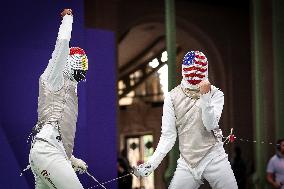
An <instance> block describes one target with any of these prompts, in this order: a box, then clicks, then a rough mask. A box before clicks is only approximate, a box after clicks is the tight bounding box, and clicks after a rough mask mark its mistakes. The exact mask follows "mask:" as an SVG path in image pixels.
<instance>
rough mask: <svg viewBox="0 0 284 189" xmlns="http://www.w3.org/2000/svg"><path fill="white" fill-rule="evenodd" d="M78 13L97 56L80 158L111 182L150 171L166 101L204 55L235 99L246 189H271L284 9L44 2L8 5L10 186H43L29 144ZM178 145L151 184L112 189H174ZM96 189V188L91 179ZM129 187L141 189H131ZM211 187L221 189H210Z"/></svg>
mask: <svg viewBox="0 0 284 189" xmlns="http://www.w3.org/2000/svg"><path fill="white" fill-rule="evenodd" d="M64 8H71V9H72V10H73V12H74V23H73V31H72V38H71V46H81V47H82V48H84V49H86V52H87V55H88V58H89V73H88V76H87V82H86V83H82V84H80V85H79V88H78V96H79V108H80V109H79V119H78V127H77V133H76V141H75V149H74V150H75V152H74V153H75V154H76V156H78V157H79V158H82V159H84V160H86V162H88V164H89V167H90V172H93V173H94V176H95V177H96V178H98V180H100V181H102V182H103V181H107V180H110V179H112V178H115V177H116V176H118V175H120V176H121V175H124V174H127V172H128V168H129V166H133V165H137V164H139V163H143V162H145V161H147V159H148V158H149V157H150V156H151V155H152V154H153V152H154V149H155V148H156V146H157V144H158V142H159V137H160V134H161V117H162V107H163V99H164V95H165V94H166V93H167V92H168V91H169V90H171V89H172V88H173V87H175V86H176V85H178V84H179V82H180V81H181V74H180V71H181V61H182V58H183V56H184V55H185V53H186V52H187V51H190V50H199V51H202V52H203V53H204V54H205V55H206V56H207V59H208V61H209V79H210V81H211V83H212V84H213V85H215V86H217V87H219V88H220V89H221V90H222V91H223V92H224V94H225V105H224V110H223V114H222V118H221V120H220V128H221V129H222V130H223V134H224V135H225V136H227V135H228V134H229V133H230V129H231V128H234V134H235V136H236V140H235V142H234V143H230V144H227V145H225V146H224V147H225V150H226V152H227V153H228V155H229V159H230V161H231V164H232V167H233V170H234V173H235V176H236V177H237V180H238V183H239V188H240V189H241V188H244V189H246V188H247V189H251V188H255V189H264V188H269V185H268V184H267V182H266V179H265V177H266V165H267V162H268V160H269V158H270V157H271V156H273V155H274V154H275V141H276V140H277V139H278V138H283V137H284V127H283V125H284V104H283V100H282V99H283V98H284V84H283V83H284V74H283V73H284V52H283V50H284V11H283V9H282V8H284V1H283V0H239V1H225V0H216V1H210V0H175V1H174V0H155V1H150V0H141V1H133V0H84V1H79V0H77V1H76V0H52V1H47V0H42V1H34V0H27V1H17V0H11V1H9V2H3V3H1V13H0V14H1V15H0V16H1V25H2V27H1V38H0V40H1V47H0V49H1V62H0V81H1V92H0V95H1V96H0V97H1V98H0V99H1V101H0V116H1V117H0V118H1V119H0V146H1V149H2V150H0V170H1V171H0V185H1V187H0V188H3V189H4V188H5V189H6V188H7V189H10V188H11V189H14V188H22V189H25V188H33V187H34V183H33V175H32V174H31V171H27V172H26V173H25V174H24V176H23V177H19V174H20V172H21V170H22V169H24V168H25V167H26V165H27V164H28V154H29V144H26V139H27V136H28V135H29V133H30V131H31V128H32V127H33V125H34V124H35V123H36V121H37V112H36V110H37V96H38V78H39V76H40V75H41V73H42V72H43V70H44V69H45V67H46V65H47V63H48V59H49V58H50V56H51V52H52V50H53V48H54V45H55V40H56V36H57V32H58V28H59V25H60V21H61V18H60V16H59V14H60V12H61V11H62V10H63V9H64ZM178 153H179V152H178V150H177V146H175V147H174V150H172V151H171V152H170V153H169V154H168V156H167V157H166V158H165V159H164V160H163V161H162V164H161V165H160V166H159V168H158V169H157V170H156V171H155V172H154V174H151V175H150V176H149V177H147V178H146V179H137V178H134V177H133V178H132V179H131V178H128V179H121V180H120V181H121V182H120V181H119V182H113V183H110V184H108V185H106V186H107V187H108V188H125V189H127V188H135V189H142V188H145V189H158V188H159V189H164V188H167V185H168V183H169V181H170V179H171V177H172V176H173V173H174V170H175V166H176V165H175V162H176V158H177V156H178ZM80 180H81V181H82V183H83V185H84V187H85V188H88V187H90V186H93V185H95V184H96V183H94V182H93V181H92V180H91V179H90V178H89V177H88V176H86V175H80ZM125 183H130V186H129V185H128V186H126V185H123V184H125ZM201 188H210V187H209V186H208V184H207V183H205V184H204V185H203V186H202V187H201Z"/></svg>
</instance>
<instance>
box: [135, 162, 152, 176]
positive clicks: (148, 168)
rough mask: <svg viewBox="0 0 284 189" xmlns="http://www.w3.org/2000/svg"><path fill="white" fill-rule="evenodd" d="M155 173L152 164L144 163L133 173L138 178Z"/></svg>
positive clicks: (136, 167)
mask: <svg viewBox="0 0 284 189" xmlns="http://www.w3.org/2000/svg"><path fill="white" fill-rule="evenodd" d="M153 171H154V168H153V166H152V165H151V164H150V163H143V164H141V165H139V166H134V167H133V173H134V175H135V176H136V177H140V176H141V177H147V176H149V175H150V174H151V173H152V172H153Z"/></svg>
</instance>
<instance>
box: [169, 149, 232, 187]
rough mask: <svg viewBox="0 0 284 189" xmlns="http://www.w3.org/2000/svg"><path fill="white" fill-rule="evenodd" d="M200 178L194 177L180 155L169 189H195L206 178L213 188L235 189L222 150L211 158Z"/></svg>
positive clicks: (229, 168) (229, 166) (228, 165)
mask: <svg viewBox="0 0 284 189" xmlns="http://www.w3.org/2000/svg"><path fill="white" fill-rule="evenodd" d="M202 172H203V173H202V178H201V177H200V178H195V177H194V175H193V174H192V172H191V171H190V169H189V167H188V165H187V164H186V162H185V160H184V159H182V157H180V158H179V160H178V165H177V168H176V171H175V174H174V177H173V179H172V181H171V184H170V186H169V189H197V188H199V186H200V185H201V184H202V183H203V181H202V179H206V180H207V181H208V182H209V184H210V186H211V187H212V188H213V189H228V188H229V189H237V188H238V186H237V182H236V179H235V177H234V173H233V171H232V169H231V165H230V163H229V161H228V158H227V155H226V154H225V153H224V152H223V153H221V154H219V156H216V157H215V158H214V159H211V160H210V161H209V162H208V163H207V165H206V167H205V169H204V170H203V171H202Z"/></svg>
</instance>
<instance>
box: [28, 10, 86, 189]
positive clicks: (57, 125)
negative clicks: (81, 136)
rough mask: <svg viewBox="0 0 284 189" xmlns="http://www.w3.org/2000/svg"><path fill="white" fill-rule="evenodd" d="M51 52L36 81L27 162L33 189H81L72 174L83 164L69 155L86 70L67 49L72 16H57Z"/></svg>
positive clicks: (79, 53) (78, 53) (81, 56)
mask: <svg viewBox="0 0 284 189" xmlns="http://www.w3.org/2000/svg"><path fill="white" fill-rule="evenodd" d="M61 16H62V18H63V19H62V23H61V25H60V28H59V32H58V37H57V40H56V45H55V49H54V51H53V53H52V56H51V59H50V60H49V63H48V66H47V68H46V69H45V71H44V73H43V74H42V75H41V76H40V79H39V97H38V122H37V124H36V126H35V127H34V129H33V133H34V135H35V136H34V139H33V142H32V147H31V150H30V155H29V162H30V166H31V169H32V171H33V174H34V176H35V185H36V186H35V188H36V189H51V188H55V189H82V188H83V186H82V184H81V183H80V181H79V179H78V177H77V175H76V173H75V171H78V172H79V173H83V172H85V171H86V170H87V164H86V163H85V162H84V161H82V160H81V159H77V158H75V157H74V156H73V155H72V154H73V148H74V139H75V132H76V122H77V115H78V97H77V84H78V83H79V82H80V81H82V80H83V79H84V78H85V76H86V72H87V70H88V59H87V56H86V54H85V52H84V50H83V49H81V48H79V47H72V48H69V41H70V39H71V31H72V23H73V14H72V10H71V9H64V11H63V12H62V13H61Z"/></svg>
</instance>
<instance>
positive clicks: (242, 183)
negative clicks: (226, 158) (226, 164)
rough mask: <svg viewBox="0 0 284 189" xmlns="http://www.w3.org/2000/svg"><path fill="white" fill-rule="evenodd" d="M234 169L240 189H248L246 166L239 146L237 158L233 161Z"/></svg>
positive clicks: (236, 153)
mask: <svg viewBox="0 0 284 189" xmlns="http://www.w3.org/2000/svg"><path fill="white" fill-rule="evenodd" d="M232 169H233V172H234V175H235V177H236V180H237V183H238V187H239V189H245V188H246V164H245V161H244V160H243V158H242V151H241V148H240V147H239V146H236V147H235V157H234V159H233V160H232Z"/></svg>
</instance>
